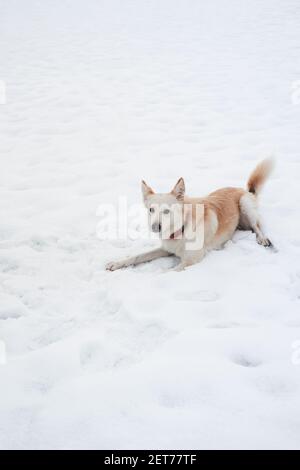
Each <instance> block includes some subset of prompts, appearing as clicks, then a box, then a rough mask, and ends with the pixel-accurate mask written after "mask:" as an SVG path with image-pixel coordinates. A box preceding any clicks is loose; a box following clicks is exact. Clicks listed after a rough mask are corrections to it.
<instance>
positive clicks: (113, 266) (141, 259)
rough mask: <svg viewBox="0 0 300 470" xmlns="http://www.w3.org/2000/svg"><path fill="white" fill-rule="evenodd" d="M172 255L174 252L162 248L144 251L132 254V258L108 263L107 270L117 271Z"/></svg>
mask: <svg viewBox="0 0 300 470" xmlns="http://www.w3.org/2000/svg"><path fill="white" fill-rule="evenodd" d="M170 255H172V253H169V252H168V251H166V250H163V249H162V248H158V249H156V250H152V251H148V252H147V253H142V254H141V255H137V256H132V257H131V258H127V259H124V260H123V261H112V262H111V263H108V264H107V265H106V270H107V271H116V270H117V269H122V268H128V266H136V265H137V264H141V263H146V262H147V261H153V260H154V259H157V258H162V257H164V256H170Z"/></svg>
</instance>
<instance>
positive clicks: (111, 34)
mask: <svg viewBox="0 0 300 470" xmlns="http://www.w3.org/2000/svg"><path fill="white" fill-rule="evenodd" d="M0 10H1V16H0V30H1V42H0V49H1V50H0V53H1V65H2V67H1V71H0V80H3V81H4V82H5V85H6V86H5V87H4V85H3V86H2V89H4V88H5V89H6V104H4V101H2V103H3V104H1V105H0V131H1V139H0V158H1V172H0V214H1V218H0V340H2V341H3V342H4V343H5V347H6V357H7V362H6V364H5V365H1V361H0V397H1V399H0V447H1V448H6V449H24V448H26V449H29V448H35V449H40V448H44V449H45V448H59V449H69V448H100V449H104V448H109V449H116V448H122V449H130V448H161V449H164V448H172V449H187V448H188V449H213V448H224V449H230V448H251V449H253V448H272V449H273V448H299V440H300V414H299V406H300V365H299V361H295V360H293V357H296V356H295V355H297V350H296V349H295V348H298V349H299V339H300V308H299V305H300V304H299V301H300V300H299V299H300V268H299V261H300V235H299V234H300V218H299V215H300V214H299V200H300V198H299V196H300V190H299V169H300V168H299V165H300V158H299V149H300V133H299V122H300V94H299V95H298V97H299V100H298V98H297V89H295V83H299V78H300V36H299V26H300V25H299V23H300V16H299V15H300V6H299V2H298V1H297V0H286V1H281V2H274V1H271V0H259V1H258V0H252V1H251V2H241V1H238V0H230V1H227V2H225V1H221V0H219V1H217V0H211V1H210V2H199V1H198V0H186V1H179V0H164V1H163V2H161V1H158V0H151V1H147V0H128V1H127V2H122V1H121V0H109V1H104V0H102V1H96V0H88V1H83V0H72V1H68V0H51V1H50V0H45V1H43V2H41V1H38V0H27V1H26V2H22V1H21V0H10V1H5V0H1V1H0ZM270 154H274V155H275V157H276V160H277V168H276V171H275V173H274V175H273V177H272V178H271V179H270V181H268V183H267V185H266V187H265V190H264V192H263V194H262V196H261V203H260V210H261V213H262V216H263V219H264V224H265V228H266V232H267V235H268V236H270V238H271V240H272V241H273V243H274V244H275V245H276V247H277V249H278V252H277V253H273V252H271V251H269V250H267V249H264V248H263V247H261V246H259V245H258V244H256V242H255V238H254V235H253V234H251V233H250V232H237V234H236V235H235V237H234V239H233V240H232V241H230V242H228V243H227V245H226V246H225V248H224V249H223V250H220V251H216V252H213V253H211V254H210V255H209V256H207V257H206V258H205V259H204V261H203V262H202V263H200V264H198V265H195V266H193V267H191V268H189V269H187V270H186V271H184V272H182V273H175V272H169V273H165V272H164V271H165V270H166V268H168V267H171V266H173V265H174V262H173V261H172V260H171V259H162V260H157V261H155V262H153V263H149V264H147V265H144V266H140V267H137V268H129V269H127V270H122V271H116V272H114V273H111V272H106V271H105V270H104V266H105V263H106V262H107V261H111V260H115V259H118V258H123V257H124V256H127V255H130V254H134V253H140V252H142V251H143V250H147V249H148V247H149V245H151V246H152V245H155V243H156V242H155V241H153V240H145V239H138V240H132V239H129V238H127V239H125V240H120V241H116V240H100V239H99V238H98V237H97V235H96V230H97V224H98V222H99V217H97V210H98V208H99V206H100V205H101V204H105V203H110V202H112V201H113V202H117V201H118V198H119V197H124V196H126V197H127V198H128V201H129V203H130V204H135V203H137V202H141V193H140V180H141V179H142V178H144V179H146V181H147V182H148V183H149V184H150V185H151V186H153V187H154V189H156V190H158V191H168V190H170V189H171V188H172V186H173V185H174V184H175V182H176V181H177V179H178V178H179V177H180V176H183V177H184V178H185V182H186V186H187V192H188V194H189V195H195V196H200V195H205V194H206V193H208V192H209V191H212V190H214V189H216V188H218V187H222V186H231V185H233V186H241V185H242V186H245V184H246V180H247V177H248V175H249V173H250V172H251V170H252V169H253V168H254V166H255V165H256V163H257V162H258V161H259V160H260V159H262V158H264V157H266V156H268V155H270ZM297 345H298V346H297ZM0 349H1V348H0ZM298 352H299V351H298ZM298 356H299V354H298Z"/></svg>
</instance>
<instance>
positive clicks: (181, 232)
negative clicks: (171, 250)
mask: <svg viewBox="0 0 300 470" xmlns="http://www.w3.org/2000/svg"><path fill="white" fill-rule="evenodd" d="M183 233H184V225H183V226H182V227H181V228H180V229H179V230H176V232H174V233H172V234H171V235H170V238H169V239H170V240H177V238H180V236H181V235H183Z"/></svg>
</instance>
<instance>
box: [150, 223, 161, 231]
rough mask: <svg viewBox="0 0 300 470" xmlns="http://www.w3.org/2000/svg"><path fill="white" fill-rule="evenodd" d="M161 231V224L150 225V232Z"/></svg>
mask: <svg viewBox="0 0 300 470" xmlns="http://www.w3.org/2000/svg"><path fill="white" fill-rule="evenodd" d="M160 231H161V224H159V223H158V222H155V223H154V224H152V232H156V233H158V232H160Z"/></svg>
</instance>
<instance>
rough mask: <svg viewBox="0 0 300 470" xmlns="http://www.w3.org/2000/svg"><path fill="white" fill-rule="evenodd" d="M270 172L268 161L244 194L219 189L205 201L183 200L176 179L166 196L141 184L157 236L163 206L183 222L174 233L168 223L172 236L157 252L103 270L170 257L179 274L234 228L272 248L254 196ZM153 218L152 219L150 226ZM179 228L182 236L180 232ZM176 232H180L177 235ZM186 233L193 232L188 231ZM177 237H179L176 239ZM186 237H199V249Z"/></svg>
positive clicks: (239, 190) (180, 182) (182, 190)
mask: <svg viewBox="0 0 300 470" xmlns="http://www.w3.org/2000/svg"><path fill="white" fill-rule="evenodd" d="M272 168H273V162H272V161H271V160H264V161H263V162H261V163H260V164H259V165H258V166H257V167H256V168H255V170H254V171H253V172H252V173H251V175H250V178H249V180H248V183H247V188H248V190H245V189H242V188H222V189H218V190H217V191H214V192H212V193H210V194H209V195H208V196H206V197H200V198H190V197H187V196H185V184H184V180H183V178H180V179H179V180H178V182H177V183H176V185H175V187H174V188H173V190H172V191H171V192H170V193H166V194H156V193H155V192H154V191H153V190H152V189H151V188H150V187H149V186H148V185H147V184H146V183H145V182H144V181H143V182H142V192H143V197H144V202H145V205H146V207H147V209H148V211H149V212H150V213H149V224H150V226H152V228H153V227H154V225H155V230H154V228H153V230H154V231H156V232H157V230H156V227H157V226H158V225H162V228H160V229H159V230H160V231H161V233H164V229H163V224H161V221H162V219H163V211H162V210H160V208H163V207H165V205H166V204H168V205H170V206H172V205H174V206H176V209H174V212H173V214H174V216H176V217H178V211H179V214H181V215H183V218H182V217H181V218H180V225H179V227H178V226H177V228H176V229H175V228H174V227H173V225H171V222H170V223H169V224H170V226H169V227H168V228H170V229H171V230H172V227H173V232H172V233H173V235H172V236H168V237H162V245H161V248H159V249H157V250H154V251H151V252H148V253H144V254H142V255H139V256H134V257H132V258H128V259H125V260H123V261H120V262H116V263H114V262H113V263H109V264H108V265H107V267H106V268H107V269H108V270H111V271H114V270H115V269H120V268H123V267H127V266H130V265H136V264H139V263H142V262H146V261H150V260H152V259H156V258H159V257H162V256H169V255H172V254H174V255H176V256H178V257H179V258H180V263H179V265H178V266H177V267H176V270H177V271H181V270H182V269H184V268H186V267H187V266H190V265H192V264H195V263H198V262H199V261H201V260H202V259H203V257H204V256H205V254H206V253H207V252H208V251H210V250H212V249H218V248H221V247H222V246H223V245H224V243H226V242H227V241H228V240H230V239H231V238H232V236H233V234H234V232H235V230H236V229H237V228H240V229H242V230H252V231H253V232H255V234H256V239H257V242H258V243H259V244H261V245H263V246H272V243H271V242H270V240H269V239H268V238H266V237H265V235H264V234H263V232H262V228H261V223H260V220H259V216H258V212H257V200H256V195H257V193H258V192H259V191H260V189H261V187H262V185H263V183H264V182H265V180H266V178H267V177H268V175H269V174H270V172H271V170H272ZM153 204H156V212H155V211H153ZM178 206H179V208H178ZM199 207H201V210H202V212H201V213H200V216H199V212H198V209H199ZM185 209H186V210H185ZM190 213H191V217H189V218H187V217H186V214H190ZM153 217H154V218H155V220H154V222H155V223H154V224H153ZM176 217H175V218H176ZM184 217H186V220H183V219H184ZM182 220H183V222H182ZM151 224H152V225H151ZM182 224H183V228H184V230H183V232H182V230H181V228H182ZM178 228H180V230H179V231H178ZM189 229H193V230H190V231H189ZM178 233H179V234H180V235H181V236H180V237H178V236H177V234H178ZM188 233H189V234H191V233H192V237H194V239H193V241H194V242H195V241H198V236H197V234H200V233H201V234H203V237H202V238H201V237H199V240H201V245H200V246H198V245H197V244H196V245H195V244H194V245H192V244H191V238H190V237H189V236H188ZM174 234H176V236H174ZM195 246H196V248H195Z"/></svg>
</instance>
